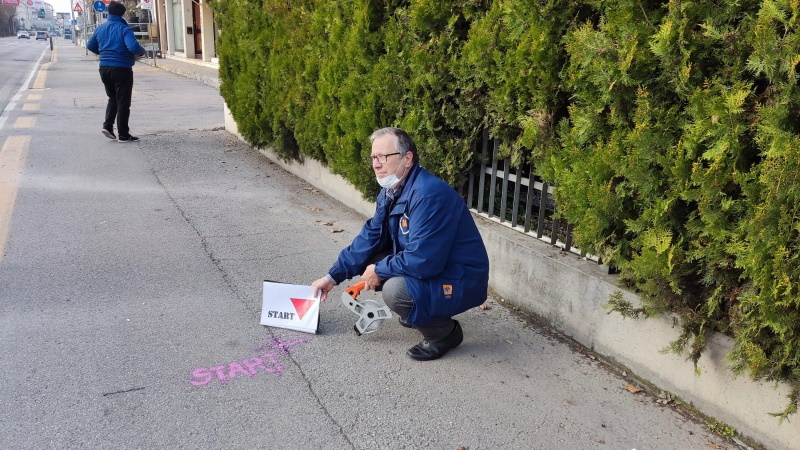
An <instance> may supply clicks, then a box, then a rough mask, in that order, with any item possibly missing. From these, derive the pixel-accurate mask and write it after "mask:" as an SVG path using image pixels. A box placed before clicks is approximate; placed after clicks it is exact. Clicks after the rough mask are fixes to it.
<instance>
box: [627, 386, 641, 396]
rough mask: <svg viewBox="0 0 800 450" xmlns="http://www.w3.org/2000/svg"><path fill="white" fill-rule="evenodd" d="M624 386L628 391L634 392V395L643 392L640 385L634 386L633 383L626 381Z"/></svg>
mask: <svg viewBox="0 0 800 450" xmlns="http://www.w3.org/2000/svg"><path fill="white" fill-rule="evenodd" d="M623 387H624V388H625V390H627V391H628V392H630V393H631V394H634V395H635V394H638V393H639V392H642V390H641V389H639V388H638V387H636V386H634V385H632V384H627V383H625V385H624V386H623Z"/></svg>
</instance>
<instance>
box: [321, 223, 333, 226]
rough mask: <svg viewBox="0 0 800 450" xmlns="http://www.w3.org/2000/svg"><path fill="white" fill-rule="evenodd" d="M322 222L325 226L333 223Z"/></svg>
mask: <svg viewBox="0 0 800 450" xmlns="http://www.w3.org/2000/svg"><path fill="white" fill-rule="evenodd" d="M322 224H323V225H326V226H331V225H333V222H322Z"/></svg>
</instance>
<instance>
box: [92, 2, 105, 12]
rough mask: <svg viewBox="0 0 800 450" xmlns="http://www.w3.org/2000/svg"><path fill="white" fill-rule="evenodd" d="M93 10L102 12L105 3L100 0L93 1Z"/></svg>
mask: <svg viewBox="0 0 800 450" xmlns="http://www.w3.org/2000/svg"><path fill="white" fill-rule="evenodd" d="M94 10H95V11H97V12H103V11H105V10H106V4H105V3H103V1H102V0H97V1H96V2H94Z"/></svg>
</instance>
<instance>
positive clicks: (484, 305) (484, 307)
mask: <svg viewBox="0 0 800 450" xmlns="http://www.w3.org/2000/svg"><path fill="white" fill-rule="evenodd" d="M481 309H482V310H484V311H486V310H487V309H492V305H490V304H489V303H488V302H487V303H484V304H482V305H481Z"/></svg>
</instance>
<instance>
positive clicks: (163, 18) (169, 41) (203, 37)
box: [152, 0, 218, 63]
mask: <svg viewBox="0 0 800 450" xmlns="http://www.w3.org/2000/svg"><path fill="white" fill-rule="evenodd" d="M152 7H153V8H154V9H155V11H154V16H155V18H156V23H157V29H158V42H159V44H160V48H161V52H162V54H164V55H170V56H179V57H184V58H186V59H189V60H192V59H193V60H198V61H203V62H208V63H218V59H217V48H216V37H217V34H218V30H217V28H216V26H215V25H214V14H213V13H212V12H211V8H210V7H209V6H208V0H154V4H153V6H152Z"/></svg>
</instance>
